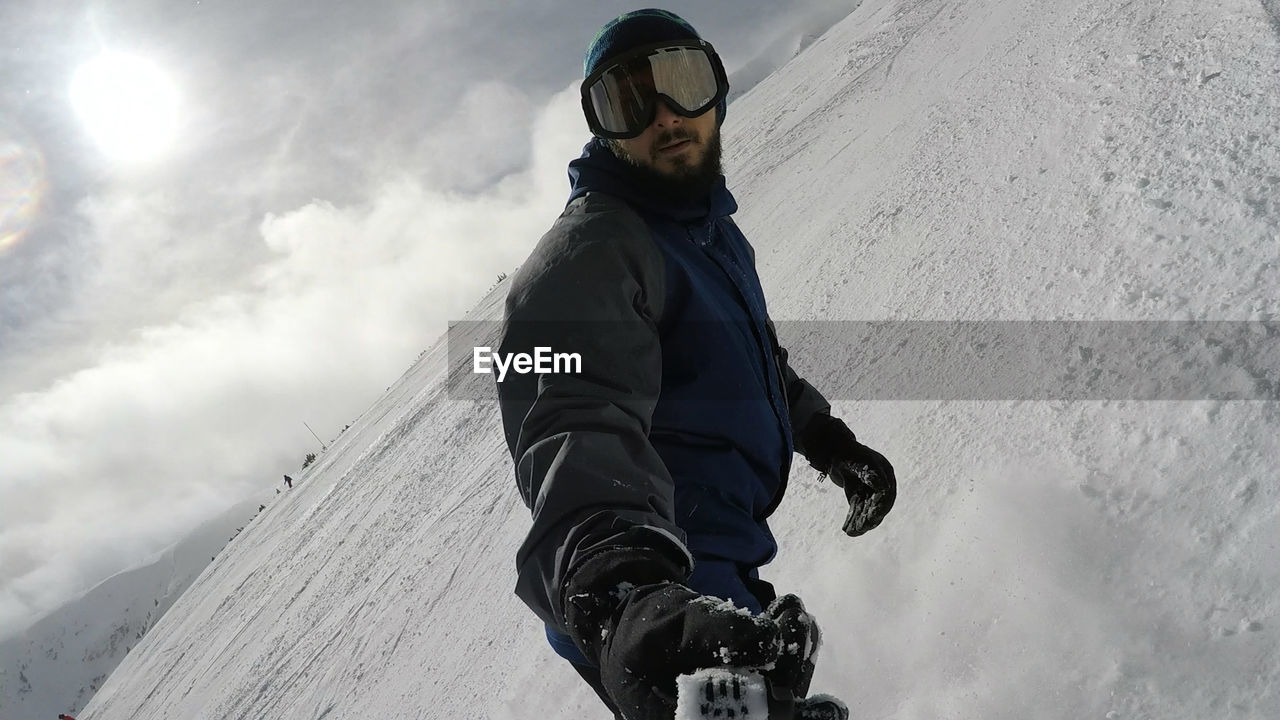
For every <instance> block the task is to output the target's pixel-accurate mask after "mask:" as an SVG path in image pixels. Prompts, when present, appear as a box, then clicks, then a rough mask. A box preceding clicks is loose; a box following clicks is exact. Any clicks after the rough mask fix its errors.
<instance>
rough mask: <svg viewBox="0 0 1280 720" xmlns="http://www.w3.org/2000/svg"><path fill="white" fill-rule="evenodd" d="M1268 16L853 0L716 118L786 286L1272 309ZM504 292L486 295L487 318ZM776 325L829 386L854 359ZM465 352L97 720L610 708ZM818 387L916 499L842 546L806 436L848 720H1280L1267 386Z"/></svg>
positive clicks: (870, 313) (817, 298)
mask: <svg viewBox="0 0 1280 720" xmlns="http://www.w3.org/2000/svg"><path fill="white" fill-rule="evenodd" d="M1267 8H1271V9H1272V10H1274V4H1273V3H1268V4H1267V5H1265V6H1264V5H1263V4H1260V3H1258V2H1256V1H1254V0H1249V1H1246V0H1222V1H1215V0H1207V1H1203V0H1162V1H1160V2H1157V1H1156V0H1132V1H1131V2H1126V3H1114V2H1106V1H1102V0H1086V1H1084V2H1079V1H1073V2H1066V1H1065V0H1058V1H1054V2H1050V1H1048V0H1046V1H1044V2H1038V3H1022V2H1016V1H1014V0H967V1H966V2H959V1H958V0H957V1H953V2H941V1H938V0H901V1H898V2H894V1H891V0H865V2H864V3H863V4H862V5H861V6H860V7H859V8H858V10H856V11H855V12H854V13H853V14H851V15H850V16H849V17H848V18H846V19H845V20H844V21H842V22H841V23H840V24H838V25H836V26H835V27H834V28H832V29H831V30H830V31H828V32H827V33H826V34H824V35H823V36H822V37H821V38H819V39H818V40H817V41H815V42H813V43H812V44H811V45H809V46H808V47H807V48H806V49H805V50H804V51H803V52H802V53H801V54H800V55H798V56H797V57H796V58H795V59H794V60H793V61H792V62H790V63H788V64H787V65H786V66H785V67H783V68H782V69H780V70H779V71H778V72H776V73H775V74H773V75H772V76H770V77H769V78H767V79H765V80H764V81H763V82H761V83H760V84H759V85H758V86H757V87H755V88H754V89H753V90H752V91H751V92H749V93H747V94H746V95H744V96H743V97H742V98H740V99H739V100H738V101H737V102H736V103H735V104H734V108H733V112H731V113H730V114H729V117H728V120H727V122H726V124H725V128H724V130H725V135H726V140H725V147H726V153H727V158H726V160H727V167H728V168H729V172H728V174H729V178H730V186H731V188H732V189H733V190H734V191H735V193H736V195H737V197H738V199H739V202H740V205H741V207H742V210H741V212H740V213H739V215H738V216H737V220H738V222H739V224H740V225H741V226H742V228H743V229H744V231H745V232H746V234H747V236H748V237H749V238H750V239H751V240H752V242H753V244H754V245H755V247H756V249H757V254H758V262H759V267H760V273H761V277H762V279H763V282H764V285H765V288H766V292H767V293H768V296H769V301H770V309H771V313H772V314H773V316H774V317H775V318H783V319H833V320H834V319H845V320H853V319H893V320H911V319H986V318H998V319H1038V320H1044V319H1050V320H1052V319H1109V320H1120V319H1157V320H1169V319H1229V320H1270V319H1274V318H1275V313H1276V307H1277V298H1280V275H1277V272H1276V268H1277V261H1278V259H1280V258H1278V257H1277V255H1278V254H1280V205H1278V201H1277V195H1278V194H1280V193H1278V190H1280V149H1278V148H1277V145H1276V144H1275V142H1274V140H1275V138H1276V137H1280V92H1277V90H1278V89H1280V42H1278V40H1277V28H1280V24H1277V21H1276V18H1275V17H1273V16H1272V15H1271V14H1269V13H1268V11H1267ZM708 34H710V32H708ZM567 159H568V158H566V160H567ZM535 240H536V238H529V242H530V245H531V246H532V243H533V242H534V241H535ZM505 290H506V287H505V284H503V285H500V286H499V287H498V288H496V289H495V290H494V291H493V292H492V293H490V295H489V296H488V297H486V298H485V300H484V301H482V302H481V303H480V304H479V305H478V306H477V307H476V308H475V310H474V311H473V313H472V315H471V316H470V318H471V319H496V318H498V317H500V312H501V301H502V297H503V294H504V293H505ZM482 327H483V326H482ZM781 329H782V330H784V331H785V328H781ZM471 340H473V341H474V344H476V345H484V344H490V343H491V341H492V338H491V337H490V338H486V337H475V338H472V339H471ZM783 340H784V343H785V342H787V337H786V336H785V334H784V337H783ZM455 341H456V338H455ZM793 345H795V344H793ZM791 351H792V359H793V362H794V364H795V365H796V366H797V367H798V369H799V370H800V372H801V374H802V375H804V374H807V375H809V376H810V379H811V380H812V381H813V382H814V383H815V384H816V385H817V386H818V387H819V388H820V389H821V388H823V387H824V386H831V385H832V384H834V376H835V375H837V374H841V373H848V372H856V370H857V367H858V360H857V358H856V357H843V356H832V355H831V354H830V353H831V352H832V351H831V350H830V348H824V347H806V346H804V344H803V343H800V344H798V345H795V346H793V347H791ZM841 352H843V351H841ZM446 357H447V350H446V348H445V346H444V344H443V342H442V343H440V344H437V345H436V346H435V347H434V348H433V349H432V350H431V351H430V352H429V353H427V354H426V355H425V356H424V357H423V358H422V359H421V361H420V362H418V363H417V364H415V365H414V366H413V367H412V368H411V369H410V370H409V372H408V373H407V374H406V375H405V376H404V377H402V378H401V379H400V380H399V381H398V382H397V383H396V384H395V385H394V386H393V387H392V388H391V389H390V390H389V391H388V393H387V394H386V396H384V397H383V398H382V399H381V400H380V401H379V402H378V403H376V404H375V405H374V406H373V407H372V408H371V409H370V410H369V411H368V412H367V413H366V414H365V415H364V416H363V417H362V418H361V419H360V420H359V421H358V423H357V424H356V425H354V426H352V428H351V429H350V430H349V431H347V433H345V434H344V435H343V436H342V438H341V439H340V440H339V441H338V442H337V443H335V444H334V445H333V446H331V447H330V448H329V450H328V452H327V453H326V454H325V455H324V456H323V457H322V458H321V459H320V461H319V462H318V464H317V466H316V468H315V470H314V472H313V474H312V476H311V479H310V480H309V481H308V483H306V484H305V485H302V486H300V487H299V488H298V489H296V490H295V491H294V492H292V493H290V494H288V496H287V497H286V498H284V499H283V500H282V501H280V502H276V503H274V504H273V505H272V506H271V507H270V508H269V509H268V510H267V511H266V512H264V513H263V514H262V515H261V516H260V517H259V518H258V519H257V520H255V521H254V523H253V524H252V525H251V526H250V527H249V528H247V529H246V530H245V532H244V534H243V535H242V536H241V538H240V539H238V540H237V542H235V543H232V545H231V546H230V547H228V548H227V550H226V551H224V552H223V553H222V554H220V555H219V556H218V558H217V560H216V561H215V562H214V563H213V564H212V565H211V566H210V568H209V569H208V570H207V571H206V572H205V574H204V575H202V576H201V578H200V579H199V580H197V581H196V583H195V584H194V585H193V586H192V588H191V590H190V591H189V592H188V593H186V594H185V595H184V596H183V597H182V598H181V599H180V600H179V602H178V603H177V604H176V605H175V606H174V608H173V609H172V610H171V611H170V612H169V613H168V614H166V615H165V616H164V618H163V619H162V620H161V622H160V623H159V625H158V626H157V627H156V628H154V629H153V630H152V632H151V633H149V634H148V635H147V636H146V637H145V638H144V639H143V641H142V643H141V644H140V645H139V646H138V647H137V648H135V650H134V652H132V653H131V654H130V655H129V656H128V657H127V658H126V659H125V661H124V662H123V663H122V664H121V665H120V667H119V669H118V670H117V671H116V672H115V673H114V674H113V675H112V676H111V677H110V678H109V679H108V681H107V683H106V685H105V687H103V689H102V690H101V691H100V692H99V693H98V694H97V695H96V696H95V697H94V699H93V700H92V701H91V702H90V704H89V706H88V707H87V708H86V709H85V711H84V712H83V713H82V714H81V715H79V716H78V717H80V718H81V720H108V719H119V720H125V719H133V718H136V719H139V720H142V719H145V718H171V717H181V718H255V719H256V718H327V719H329V720H333V719H336V718H365V717H399V718H441V719H445V718H448V719H450V720H452V719H454V718H477V717H479V718H493V719H495V720H506V719H508V718H510V719H514V718H535V717H536V718H547V719H548V720H551V719H559V718H564V719H568V718H604V717H605V713H604V712H603V711H602V710H601V708H600V706H599V704H598V702H597V701H596V699H595V698H594V696H593V695H592V693H591V691H590V690H589V689H588V688H587V687H586V686H585V685H584V684H583V683H582V682H581V681H580V680H579V679H578V678H577V677H576V676H575V675H574V674H573V672H572V671H571V670H570V669H569V668H568V667H567V665H566V664H565V663H563V662H562V661H560V660H558V659H557V658H555V656H554V655H553V654H552V652H551V650H550V649H549V648H548V647H547V646H546V643H545V640H544V639H543V637H542V633H541V628H540V627H539V626H538V624H537V623H536V621H535V620H534V618H533V616H532V615H531V614H530V613H529V612H528V611H527V610H526V609H525V608H523V607H522V606H521V605H520V604H519V602H518V601H517V600H516V599H515V597H514V596H513V595H512V587H513V585H514V568H513V558H514V554H515V549H516V546H517V545H518V543H519V541H520V539H521V537H522V534H523V532H524V531H525V529H526V528H527V524H528V513H527V511H526V510H525V508H524V507H523V506H522V505H521V504H520V502H519V500H518V497H517V494H516V493H515V491H514V488H513V486H512V480H513V476H512V471H511V466H510V459H509V457H508V456H507V453H506V449H505V447H504V445H503V442H502V438H501V433H500V428H499V420H498V414H497V411H496V407H495V405H494V403H493V402H492V400H487V401H469V400H459V399H453V398H451V397H449V396H448V395H447V393H446V390H445V388H444V385H443V383H444V380H445V378H446V374H447V373H448V372H449V369H448V368H447V367H446V365H447V362H446ZM467 370H468V368H464V367H461V366H459V367H456V368H453V371H454V372H459V373H462V372H466V371H467ZM834 411H835V413H836V414H838V415H840V416H842V417H845V418H847V419H848V420H849V422H850V424H851V426H852V427H853V428H854V430H855V431H856V432H857V433H858V435H859V438H860V439H862V440H863V441H864V442H866V443H868V444H869V445H871V446H873V447H876V448H877V449H879V450H881V451H883V452H884V454H885V455H886V456H887V457H889V458H890V459H891V460H892V461H893V462H894V464H895V467H896V468H897V472H898V477H899V490H900V492H899V497H898V504H897V506H896V508H895V510H894V512H893V513H892V514H891V515H890V516H889V518H888V519H887V520H886V521H885V523H884V525H882V526H881V527H880V528H879V529H877V530H875V531H873V532H872V533H869V534H868V535H866V536H864V537H862V538H859V539H857V540H851V539H849V538H847V537H845V536H844V535H843V534H842V533H841V532H840V531H839V526H840V523H841V520H842V518H843V515H844V507H843V503H842V502H841V500H840V496H839V491H838V490H836V489H835V488H833V487H832V486H831V485H830V484H829V483H823V484H819V483H818V482H817V481H816V473H814V472H813V471H812V470H810V469H809V468H808V467H807V466H805V465H804V463H803V462H800V463H797V469H796V472H795V474H794V476H793V478H792V482H791V486H790V490H789V499H788V501H787V502H786V503H784V504H783V505H782V508H781V509H780V511H779V513H778V514H777V515H776V516H775V520H774V522H773V527H774V529H775V531H776V534H777V536H778V539H779V542H780V544H781V552H780V555H779V558H778V560H776V561H775V562H774V564H773V565H771V566H769V567H768V568H766V577H767V578H768V579H770V580H772V581H773V582H774V583H775V584H776V585H777V586H778V587H779V588H780V589H781V590H783V591H792V592H797V593H798V594H800V595H801V596H802V597H803V598H804V601H805V605H806V607H807V609H808V610H809V611H810V612H812V613H813V614H814V615H815V616H816V617H817V618H818V620H819V622H820V623H821V624H822V625H823V628H824V637H825V642H824V646H823V648H822V651H821V652H820V654H819V657H818V672H817V675H816V677H815V680H814V683H813V688H814V690H815V691H819V692H829V693H832V694H834V695H836V696H838V697H840V698H842V699H844V700H845V701H846V702H847V703H848V704H849V706H850V709H851V713H852V717H854V718H890V717H891V718H896V719H898V720H937V719H938V718H960V719H969V718H973V719H975V720H977V719H979V718H981V719H982V720H993V719H998V718H1009V719H1010V720H1012V719H1014V718H1017V719H1019V720H1021V719H1023V718H1032V717H1033V718H1037V719H1038V720H1057V719H1061V720H1079V719H1080V718H1111V719H1113V720H1114V719H1118V718H1159V719H1161V720H1202V719H1204V718H1231V719H1235V718H1250V719H1258V720H1263V719H1273V718H1277V717H1280V696H1278V692H1280V640H1278V638H1277V633H1280V607H1278V605H1280V600H1278V599H1277V598H1278V597H1280V593H1277V589H1280V563H1277V562H1276V559H1275V558H1276V557H1277V554H1276V546H1277V543H1278V541H1280V518H1278V517H1277V515H1278V514H1280V511H1278V508H1280V502H1278V501H1280V497H1277V495H1278V492H1277V478H1276V469H1275V468H1276V464H1277V460H1278V459H1280V432H1278V430H1280V403H1276V402H1256V401H1252V402H1250V401H1239V402H1227V401H1195V402H1139V401H1124V400H1113V401H1096V402H1066V401H1045V402H1029V401H1008V402H1005V401H969V402H933V401H910V402H908V401H880V402H866V401H863V402H854V401H847V400H846V401H838V402H836V404H835V408H834Z"/></svg>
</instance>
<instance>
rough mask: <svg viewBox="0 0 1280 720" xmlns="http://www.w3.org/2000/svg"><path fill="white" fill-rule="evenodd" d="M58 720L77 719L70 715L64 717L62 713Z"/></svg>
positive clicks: (59, 714)
mask: <svg viewBox="0 0 1280 720" xmlns="http://www.w3.org/2000/svg"><path fill="white" fill-rule="evenodd" d="M58 720H76V719H75V718H73V717H71V716H70V715H63V714H62V713H58Z"/></svg>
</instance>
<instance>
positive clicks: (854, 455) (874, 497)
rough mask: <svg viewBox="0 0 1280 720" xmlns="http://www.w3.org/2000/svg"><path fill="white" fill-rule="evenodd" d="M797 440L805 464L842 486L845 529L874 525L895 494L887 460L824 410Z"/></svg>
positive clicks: (854, 532) (861, 529)
mask: <svg viewBox="0 0 1280 720" xmlns="http://www.w3.org/2000/svg"><path fill="white" fill-rule="evenodd" d="M800 443H801V447H802V449H803V451H804V455H805V457H806V458H808V459H809V464H810V465H812V466H813V467H814V468H815V469H817V470H818V471H819V472H821V473H824V474H826V475H828V476H829V477H830V478H831V482H833V483H835V484H836V485H839V486H840V487H842V488H844V495H845V497H846V498H848V500H849V512H848V514H847V515H845V518H844V531H845V533H846V534H847V535H849V536H850V537H857V536H859V535H861V534H863V533H865V532H867V531H868V530H873V529H875V527H876V526H877V525H879V524H880V521H882V520H884V516H885V515H888V514H889V510H891V509H892V508H893V501H894V500H896V499H897V497H898V480H897V478H895V477H894V474H893V466H892V465H890V464H889V461H888V460H886V459H885V457H884V456H883V455H881V454H880V453H878V452H876V451H875V450H872V449H871V448H869V447H867V446H866V445H863V444H862V443H860V442H858V438H856V437H854V435H853V431H851V430H850V429H849V427H848V426H847V425H845V424H844V421H842V420H840V419H839V418H834V417H831V416H830V415H827V414H826V413H820V414H818V415H814V416H813V419H812V420H810V421H809V423H808V424H807V425H806V426H805V428H804V431H803V432H802V433H801V437H800Z"/></svg>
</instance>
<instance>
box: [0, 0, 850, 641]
mask: <svg viewBox="0 0 1280 720" xmlns="http://www.w3.org/2000/svg"><path fill="white" fill-rule="evenodd" d="M856 4H857V3H856V1H855V0H807V1H805V2H793V3H788V4H786V6H780V5H779V4H777V3H772V2H767V1H766V0H750V1H742V0H716V1H715V2H671V3H668V4H667V5H666V6H665V7H667V8H668V9H671V10H674V11H676V12H678V13H680V14H682V15H683V16H684V17H686V18H687V19H688V20H690V21H691V22H692V23H693V24H694V25H695V27H698V28H699V29H700V31H701V32H702V34H703V35H704V37H706V38H707V39H709V40H711V41H712V42H713V43H714V44H715V45H716V46H717V48H718V49H719V51H720V52H721V54H722V56H723V57H724V59H725V63H726V66H727V68H728V70H729V72H730V74H731V76H734V77H737V78H745V79H746V81H748V82H749V81H754V80H758V79H759V78H760V77H761V76H762V75H763V73H764V72H765V71H767V69H768V68H769V67H771V66H772V65H775V64H777V63H778V62H781V61H782V60H784V59H785V58H786V57H787V56H789V54H790V53H791V52H792V51H793V50H794V49H795V47H796V42H797V40H796V38H798V37H802V36H807V35H812V34H815V33H817V32H820V31H821V30H823V29H825V28H826V27H827V26H829V25H830V24H832V23H834V22H835V21H836V20H837V19H839V18H840V17H842V16H843V15H844V14H846V13H847V12H848V11H849V10H850V9H852V8H853V7H854V6H856ZM585 7H589V9H584V8H585ZM636 7H637V6H635V5H631V4H626V3H618V2H600V3H592V4H590V6H583V5H580V4H573V3H565V2H562V0H532V1H530V2H525V3H518V4H512V3H507V2H495V1H492V0H468V1H467V2H457V1H450V2H435V3H404V2H384V1H377V2H368V3H348V2H337V1H334V0H324V1H321V2H313V3H305V4H304V3H296V2H282V1H278V0H277V1H271V2H247V1H243V0H225V1H218V0H193V1H191V2H183V3H173V2H162V1H161V0H116V1H113V2H111V3H105V2H69V1H66V0H38V1H37V0H18V1H17V2H6V3H4V4H3V6H2V7H0V636H3V635H6V634H9V633H11V632H16V631H18V630H20V629H21V628H22V627H25V626H26V625H28V624H29V623H30V622H32V621H34V620H35V619H36V618H37V617H39V616H40V615H42V614H44V613H46V612H48V611H49V610H51V609H52V608H54V607H56V606H57V605H58V604H60V603H62V602H65V601H66V600H67V599H69V598H71V597H73V596H75V595H76V594H78V593H81V592H83V591H84V590H86V589H88V588H89V587H91V586H92V585H93V584H94V583H97V582H99V581H101V580H103V579H105V578H106V577H108V576H110V575H111V574H114V573H116V572H119V571H121V570H124V569H126V568H128V567H130V566H133V565H136V564H138V563H141V562H143V561H145V560H146V559H147V558H148V557H150V556H151V555H153V554H155V553H157V552H159V551H160V550H162V549H163V548H165V547H166V546H168V545H170V544H172V543H173V542H175V541H177V539H178V538H180V537H181V536H182V534H183V533H184V532H185V531H186V530H187V529H189V528H191V527H193V526H195V525H196V524H198V523H199V522H201V521H202V520H205V519H207V518H209V517H211V516H213V515H215V514H217V513H218V512H220V511H222V510H224V509H226V508H227V507H229V506H231V505H232V504H234V503H235V502H236V501H237V500H239V499H241V498H243V497H245V496H246V495H247V494H249V493H250V492H252V491H253V490H254V489H260V488H262V487H263V486H270V485H271V484H274V483H277V482H279V478H280V475H281V474H283V473H294V474H295V475H296V474H297V471H298V469H299V466H300V464H301V461H302V458H303V456H304V455H305V454H306V453H307V452H313V451H316V450H318V449H319V447H320V444H321V443H320V442H317V441H316V439H315V438H314V437H312V436H311V434H310V432H309V431H308V429H307V427H306V426H305V425H304V422H305V423H307V424H308V425H310V427H312V428H314V429H315V431H316V433H317V434H318V435H319V436H320V438H322V439H323V440H324V441H325V442H328V441H331V440H332V439H333V438H334V437H335V436H337V434H338V433H339V432H340V431H341V430H342V428H343V427H344V426H345V425H346V424H348V423H350V422H351V421H352V420H354V419H355V418H356V417H357V416H358V415H359V414H360V413H361V412H362V411H363V410H364V409H365V408H367V407H368V406H369V404H370V403H371V402H372V401H373V400H374V399H375V398H376V397H377V395H378V394H379V393H381V392H382V390H383V389H384V388H385V387H386V386H388V385H389V384H390V383H391V382H393V381H394V380H395V379H396V378H397V377H399V376H400V374H402V373H403V372H404V371H405V370H406V369H407V367H408V366H409V364H410V363H411V362H412V361H413V360H414V359H415V358H416V357H417V356H418V354H420V353H421V352H423V351H424V350H425V349H426V348H427V347H428V346H430V345H431V343H432V342H433V341H434V340H435V339H436V338H437V337H438V336H440V335H441V334H442V333H443V332H444V330H445V328H446V327H447V323H448V321H449V320H451V319H457V318H460V317H461V316H462V315H463V314H464V313H465V312H466V311H467V310H468V309H469V308H470V306H471V305H472V304H473V303H474V302H475V301H476V300H477V299H478V298H479V297H480V296H481V295H482V294H483V293H484V291H485V290H486V289H487V288H489V287H490V286H492V284H493V283H494V281H495V280H496V278H497V276H498V274H499V273H503V272H509V271H510V270H511V269H512V268H514V267H515V266H516V265H517V264H519V263H520V262H521V261H522V260H523V258H524V256H525V255H526V254H527V252H528V250H529V249H530V248H532V246H533V244H534V243H535V242H536V240H537V238H538V237H539V236H540V235H541V234H542V232H544V231H545V229H546V228H547V227H548V226H549V225H550V222H551V221H552V220H553V219H554V217H555V215H556V214H558V212H559V210H560V208H561V207H562V206H563V202H564V199H565V197H566V195H567V184H566V180H565V175H564V170H565V164H566V163H567V161H568V160H569V159H571V158H572V157H574V156H576V154H577V152H578V151H579V149H580V148H581V146H582V144H583V143H584V142H585V141H586V140H587V138H588V132H587V130H586V127H585V123H584V122H583V121H582V118H581V113H580V109H579V107H578V104H577V97H576V88H577V83H578V81H579V80H580V76H581V62H582V53H583V50H584V49H585V47H586V44H587V43H588V42H589V41H590V39H591V37H592V36H593V35H594V33H595V32H596V30H597V29H598V28H599V26H600V25H602V24H603V23H604V22H606V21H608V20H609V19H611V18H612V17H614V16H616V15H617V14H619V13H621V12H624V11H626V10H631V9H635V8H636ZM762 68H763V69H762ZM738 89H739V90H740V89H741V88H738Z"/></svg>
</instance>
